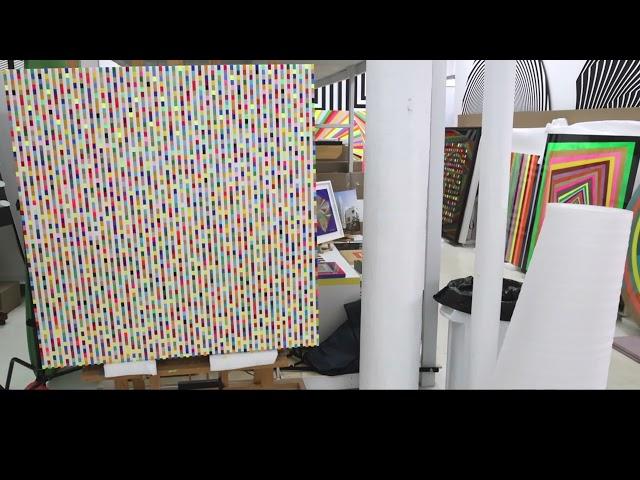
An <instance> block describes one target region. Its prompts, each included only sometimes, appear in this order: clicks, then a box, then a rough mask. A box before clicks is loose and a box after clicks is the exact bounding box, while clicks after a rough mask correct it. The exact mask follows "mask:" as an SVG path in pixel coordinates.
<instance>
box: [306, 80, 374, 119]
mask: <svg viewBox="0 0 640 480" xmlns="http://www.w3.org/2000/svg"><path fill="white" fill-rule="evenodd" d="M349 84H350V82H349V80H348V79H347V80H342V81H340V82H336V83H332V84H329V85H325V86H324V87H320V88H316V90H315V93H314V96H313V103H314V105H315V108H316V109H318V110H349ZM355 86H356V88H355V90H356V91H355V94H356V96H355V100H354V105H353V106H354V108H367V87H366V73H361V74H360V75H356V85H355Z"/></svg>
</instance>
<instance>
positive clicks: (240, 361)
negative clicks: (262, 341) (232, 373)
mask: <svg viewBox="0 0 640 480" xmlns="http://www.w3.org/2000/svg"><path fill="white" fill-rule="evenodd" d="M277 358H278V351H277V350H265V351H263V352H237V353H224V354H219V355H209V366H210V367H211V371H212V372H223V371H225V370H236V369H238V368H249V367H259V366H260V365H271V364H273V363H274V362H275V361H276V359H277Z"/></svg>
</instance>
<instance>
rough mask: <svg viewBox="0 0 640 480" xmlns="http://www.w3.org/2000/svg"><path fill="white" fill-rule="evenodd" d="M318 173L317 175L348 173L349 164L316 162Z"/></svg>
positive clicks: (326, 161) (325, 161) (327, 161)
mask: <svg viewBox="0 0 640 480" xmlns="http://www.w3.org/2000/svg"><path fill="white" fill-rule="evenodd" d="M316 172H317V173H338V172H340V173H348V172H349V163H348V162H341V161H329V160H322V161H321V162H316Z"/></svg>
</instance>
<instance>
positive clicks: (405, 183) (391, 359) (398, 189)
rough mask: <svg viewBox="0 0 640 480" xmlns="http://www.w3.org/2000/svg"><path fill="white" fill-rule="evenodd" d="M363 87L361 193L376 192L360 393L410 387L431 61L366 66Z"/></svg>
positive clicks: (368, 213)
mask: <svg viewBox="0 0 640 480" xmlns="http://www.w3.org/2000/svg"><path fill="white" fill-rule="evenodd" d="M367 82H368V83H367V117H368V118H367V174H366V175H365V191H368V192H375V194H374V195H368V196H367V208H366V210H365V212H364V215H365V217H364V232H363V234H364V244H363V250H364V252H363V253H364V256H365V257H366V258H367V261H366V262H364V264H363V269H364V270H363V284H362V326H361V329H362V331H361V339H360V388H361V389H417V388H418V379H419V366H420V331H421V322H422V296H423V288H424V259H425V239H426V220H427V191H428V170H429V147H430V142H429V135H425V132H426V131H427V132H428V131H429V129H430V115H431V82H432V62H431V61H368V62H367ZM389 162H396V163H397V162H401V165H402V168H393V169H390V168H388V166H389ZM397 232H403V235H401V236H399V235H397ZM390 247H392V249H393V252H394V253H393V254H392V255H390V254H389V249H390Z"/></svg>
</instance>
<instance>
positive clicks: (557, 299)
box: [489, 203, 633, 389]
mask: <svg viewBox="0 0 640 480" xmlns="http://www.w3.org/2000/svg"><path fill="white" fill-rule="evenodd" d="M632 218H633V214H632V213H631V212H630V211H627V210H622V209H616V208H604V207H593V206H586V205H572V204H556V203H552V204H549V205H548V206H547V213H546V216H545V221H544V225H543V227H542V230H541V233H540V237H539V240H538V244H537V246H536V250H535V253H534V255H533V259H532V262H531V266H530V268H529V271H528V272H527V276H526V278H525V281H524V284H523V286H522V291H521V292H520V296H519V298H518V302H517V304H516V307H515V310H514V312H513V316H512V318H511V325H510V326H509V329H508V330H507V334H506V336H505V339H504V344H503V345H502V349H501V351H500V355H499V357H498V363H497V365H496V370H495V373H494V377H493V380H492V381H491V382H490V385H489V386H490V387H492V388H506V389H522V388H524V389H603V388H605V387H606V385H607V374H608V371H609V362H610V358H611V345H612V342H613V335H614V331H615V324H616V315H617V310H618V302H619V298H620V289H621V285H622V275H623V272H624V265H625V258H626V254H627V247H628V242H629V232H630V228H631V220H632Z"/></svg>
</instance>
